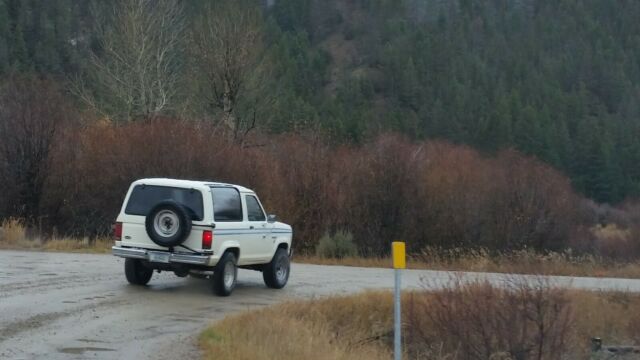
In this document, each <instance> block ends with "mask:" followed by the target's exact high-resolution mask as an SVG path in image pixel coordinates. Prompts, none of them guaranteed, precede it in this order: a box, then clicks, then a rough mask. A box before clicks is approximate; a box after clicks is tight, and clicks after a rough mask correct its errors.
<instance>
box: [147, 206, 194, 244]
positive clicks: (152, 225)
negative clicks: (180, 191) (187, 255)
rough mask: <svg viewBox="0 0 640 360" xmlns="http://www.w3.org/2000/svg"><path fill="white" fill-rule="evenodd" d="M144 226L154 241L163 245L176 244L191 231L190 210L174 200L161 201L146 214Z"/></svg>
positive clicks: (180, 242) (184, 238) (183, 239)
mask: <svg viewBox="0 0 640 360" xmlns="http://www.w3.org/2000/svg"><path fill="white" fill-rule="evenodd" d="M145 227H146V229H147V235H149V238H151V240H152V241H153V242H154V243H156V244H158V245H160V246H165V247H174V246H178V245H180V244H182V243H183V242H184V241H185V240H186V239H187V236H189V233H191V212H190V211H189V209H187V208H186V207H184V206H183V205H181V204H179V203H177V202H175V201H172V200H167V201H162V202H160V203H158V204H156V205H155V206H154V207H153V208H151V211H149V213H148V214H147V217H146V219H145Z"/></svg>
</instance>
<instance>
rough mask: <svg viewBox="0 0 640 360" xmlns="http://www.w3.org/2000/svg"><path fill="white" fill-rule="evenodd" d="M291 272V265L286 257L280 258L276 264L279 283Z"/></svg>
mask: <svg viewBox="0 0 640 360" xmlns="http://www.w3.org/2000/svg"><path fill="white" fill-rule="evenodd" d="M288 274H289V266H288V264H287V261H286V260H285V259H280V261H278V263H277V264H276V280H277V281H278V283H280V284H282V283H283V282H285V281H286V280H287V275H288Z"/></svg>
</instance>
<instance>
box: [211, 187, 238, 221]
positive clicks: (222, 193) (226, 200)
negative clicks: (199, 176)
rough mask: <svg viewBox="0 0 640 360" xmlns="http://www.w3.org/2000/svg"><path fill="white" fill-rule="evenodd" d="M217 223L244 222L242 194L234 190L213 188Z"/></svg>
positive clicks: (214, 212)
mask: <svg viewBox="0 0 640 360" xmlns="http://www.w3.org/2000/svg"><path fill="white" fill-rule="evenodd" d="M211 189H212V191H211V193H212V196H213V217H214V219H215V221H242V203H241V202H240V193H239V192H238V190H236V189H234V188H223V187H214V188H211Z"/></svg>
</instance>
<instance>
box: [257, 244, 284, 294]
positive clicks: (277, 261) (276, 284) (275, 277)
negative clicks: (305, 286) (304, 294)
mask: <svg viewBox="0 0 640 360" xmlns="http://www.w3.org/2000/svg"><path fill="white" fill-rule="evenodd" d="M290 265H291V264H290V261H289V255H288V254H287V250H285V249H282V248H280V249H278V250H277V251H276V253H275V255H273V259H271V262H270V263H268V264H266V265H265V266H264V269H263V270H262V278H263V279H264V283H265V284H266V285H267V286H268V287H270V288H273V289H282V288H283V287H284V286H285V285H287V281H289V270H290Z"/></svg>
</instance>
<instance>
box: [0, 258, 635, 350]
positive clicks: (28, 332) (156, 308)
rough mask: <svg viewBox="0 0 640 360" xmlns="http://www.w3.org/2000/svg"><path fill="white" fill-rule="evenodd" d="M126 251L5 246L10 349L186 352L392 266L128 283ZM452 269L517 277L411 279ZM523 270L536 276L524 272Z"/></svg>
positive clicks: (414, 283)
mask: <svg viewBox="0 0 640 360" xmlns="http://www.w3.org/2000/svg"><path fill="white" fill-rule="evenodd" d="M123 267H124V265H123V260H121V259H119V258H115V257H113V256H110V255H92V254H67V253H44V252H23V251H0V358H7V359H40V358H42V359H44V358H46V359H87V358H89V359H113V358H118V359H176V358H187V357H191V358H193V357H197V356H198V350H197V347H196V345H195V342H196V337H197V334H198V331H199V330H201V329H203V328H204V327H205V326H206V325H207V324H209V323H211V322H212V321H215V320H218V319H221V318H222V317H224V316H226V315H228V314H231V313H234V312H238V311H242V310H248V309H255V308H259V307H262V306H265V305H270V304H274V303H277V302H281V301H284V300H287V299H294V298H314V297H321V296H326V295H334V294H348V293H353V292H358V291H362V290H366V289H379V288H390V287H392V286H393V272H392V270H389V269H374V268H355V267H342V266H318V265H305V264H293V266H292V273H291V278H290V280H289V284H288V285H287V287H285V288H284V289H283V290H273V289H268V288H266V287H265V286H264V284H263V282H262V276H261V274H260V273H258V272H254V271H248V270H247V271H245V270H241V271H240V272H239V275H238V287H237V288H236V290H235V291H234V293H233V294H232V295H231V296H230V297H227V298H220V297H216V296H214V295H212V293H211V290H210V287H209V282H208V281H205V280H199V279H191V278H178V277H176V276H174V275H173V274H172V273H165V272H163V273H162V274H154V277H153V278H152V279H151V282H150V285H149V286H147V287H134V286H130V285H128V284H127V282H126V280H125V278H124V273H123ZM452 276H459V277H461V278H462V279H464V280H471V279H476V278H481V279H487V280H488V281H491V282H493V283H501V282H504V281H509V280H510V279H513V278H514V276H505V275H499V274H479V273H475V274H472V273H466V274H457V275H454V273H450V272H442V271H422V270H407V271H405V273H404V275H403V285H404V287H405V288H419V287H421V286H424V285H422V284H423V280H424V281H426V283H428V284H429V285H428V286H432V287H435V286H443V285H444V284H446V283H448V282H449V281H450V279H451V278H452ZM517 278H524V279H529V277H522V276H518V277H517ZM549 281H550V282H551V283H554V284H556V285H560V286H568V287H574V288H583V289H593V290H595V289H601V290H621V291H633V292H640V280H629V279H604V278H570V277H550V278H549Z"/></svg>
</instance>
